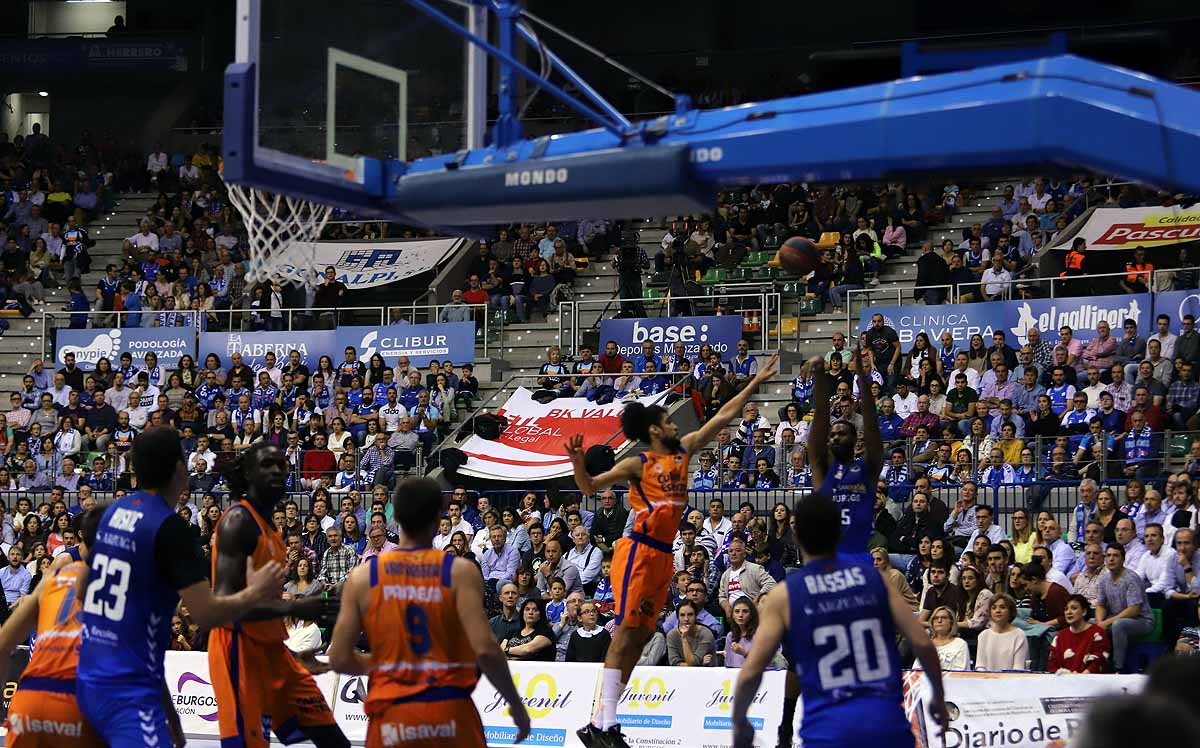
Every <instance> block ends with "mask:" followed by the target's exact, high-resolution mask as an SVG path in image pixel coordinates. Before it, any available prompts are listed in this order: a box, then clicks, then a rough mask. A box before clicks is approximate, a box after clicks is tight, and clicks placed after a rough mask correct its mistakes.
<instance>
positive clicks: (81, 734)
mask: <svg viewBox="0 0 1200 748" xmlns="http://www.w3.org/2000/svg"><path fill="white" fill-rule="evenodd" d="M64 682H68V681H64ZM69 682H70V684H71V692H70V693H55V692H51V691H41V690H36V689H33V688H21V687H18V688H17V692H16V693H15V694H14V695H13V697H12V701H11V702H10V703H9V705H8V719H6V720H5V721H4V729H5V730H6V731H7V733H8V734H7V736H6V737H5V745H6V746H8V748H12V746H17V747H18V748H102V747H103V746H104V741H103V740H101V739H100V736H99V735H97V734H96V731H95V730H93V729H92V726H91V725H90V724H88V722H87V720H85V719H84V718H83V715H82V714H80V712H79V704H77V703H76V702H75V684H74V681H69Z"/></svg>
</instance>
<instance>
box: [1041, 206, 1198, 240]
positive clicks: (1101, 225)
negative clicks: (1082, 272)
mask: <svg viewBox="0 0 1200 748" xmlns="http://www.w3.org/2000/svg"><path fill="white" fill-rule="evenodd" d="M1076 237H1083V239H1084V240H1085V241H1086V242H1087V247H1088V250H1118V249H1133V248H1134V247H1138V246H1142V247H1159V246H1164V245H1167V244H1179V243H1181V242H1194V241H1196V240H1200V209H1198V208H1196V207H1195V206H1193V207H1191V208H1189V209H1183V208H1180V207H1179V206H1172V207H1169V208H1164V207H1162V206H1154V207H1149V208H1097V209H1096V210H1094V211H1092V214H1091V215H1090V216H1088V219H1087V223H1085V224H1084V225H1083V228H1081V229H1080V230H1079V232H1078V233H1077V234H1075V235H1073V236H1070V237H1067V238H1066V239H1064V240H1063V241H1061V242H1059V243H1058V244H1056V245H1054V246H1053V247H1051V249H1070V248H1071V244H1072V242H1074V241H1075V239H1076Z"/></svg>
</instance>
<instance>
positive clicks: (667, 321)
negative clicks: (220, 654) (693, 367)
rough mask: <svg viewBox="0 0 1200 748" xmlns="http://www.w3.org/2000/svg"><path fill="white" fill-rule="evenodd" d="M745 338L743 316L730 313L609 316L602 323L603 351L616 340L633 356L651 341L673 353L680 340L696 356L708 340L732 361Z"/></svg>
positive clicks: (625, 353) (664, 351)
mask: <svg viewBox="0 0 1200 748" xmlns="http://www.w3.org/2000/svg"><path fill="white" fill-rule="evenodd" d="M741 337H742V317H741V315H736V314H732V315H730V314H727V315H721V316H716V317H645V318H640V319H606V320H602V321H601V322H600V351H599V352H601V353H602V352H603V351H604V346H605V344H606V343H608V341H610V340H615V341H616V342H617V347H618V348H619V349H620V351H621V355H622V356H625V357H626V358H631V357H633V356H636V355H638V354H639V353H641V352H642V344H643V343H645V342H646V341H647V340H649V341H650V342H651V343H654V350H655V352H656V353H658V354H659V355H660V356H662V355H666V354H670V353H671V351H672V350H674V348H675V342H676V341H683V343H684V345H686V346H687V355H688V356H689V357H692V358H694V357H695V355H696V353H697V352H698V351H699V350H700V346H701V345H702V344H703V343H708V344H709V345H710V346H712V349H713V350H714V351H716V352H717V353H718V354H720V356H721V360H722V361H728V360H729V359H730V358H732V357H733V356H734V355H736V354H737V342H738V341H739V340H741Z"/></svg>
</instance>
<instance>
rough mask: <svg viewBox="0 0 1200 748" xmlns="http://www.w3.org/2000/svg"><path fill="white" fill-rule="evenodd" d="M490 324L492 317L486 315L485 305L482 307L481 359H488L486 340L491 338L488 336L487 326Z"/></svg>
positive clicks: (489, 329)
mask: <svg viewBox="0 0 1200 748" xmlns="http://www.w3.org/2000/svg"><path fill="white" fill-rule="evenodd" d="M491 322H492V315H490V314H488V310H487V305H486V304H485V305H484V307H483V357H484V358H487V357H488V338H490V337H491V334H490V333H491V328H490V327H489V325H491Z"/></svg>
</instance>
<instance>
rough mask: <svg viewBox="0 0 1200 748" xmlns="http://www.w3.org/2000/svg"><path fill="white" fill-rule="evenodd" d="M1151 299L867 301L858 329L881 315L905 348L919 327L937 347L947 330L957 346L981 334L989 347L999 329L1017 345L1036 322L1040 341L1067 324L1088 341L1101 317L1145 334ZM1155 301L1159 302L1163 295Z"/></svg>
mask: <svg viewBox="0 0 1200 748" xmlns="http://www.w3.org/2000/svg"><path fill="white" fill-rule="evenodd" d="M1159 296H1160V297H1162V296H1164V294H1159ZM1153 303H1154V301H1153V300H1152V297H1151V295H1150V294H1148V293H1143V294H1125V295H1122V296H1079V297H1069V298H1061V299H1021V300H1018V301H983V302H979V303H978V304H943V305H940V306H926V305H923V304H912V305H908V306H871V307H863V309H862V312H861V314H860V316H859V329H860V330H861V331H863V332H865V331H866V330H867V329H868V328H870V326H871V317H872V316H873V315H875V314H882V315H883V319H884V323H885V324H887V325H888V326H890V327H892V328H893V329H894V330H895V331H896V335H897V336H898V337H899V338H900V347H901V349H902V350H904V351H908V350H909V349H910V348H912V344H913V339H914V338H915V337H916V336H917V333H921V332H923V333H925V334H926V335H928V336H929V341H930V342H931V343H932V344H933V346H934V348H939V347H940V344H939V341H940V339H941V337H942V333H945V332H948V333H950V335H951V337H953V338H954V343H955V345H957V346H958V347H959V348H960V349H962V350H966V348H967V344H968V343H969V342H970V340H971V336H972V335H982V336H983V341H984V345H986V346H988V347H991V345H992V333H994V332H999V331H1001V330H1002V331H1004V333H1005V335H1006V342H1007V343H1008V345H1010V346H1012V347H1014V348H1019V347H1020V346H1022V345H1024V344H1025V343H1026V342H1027V341H1028V339H1029V338H1028V335H1029V331H1030V330H1031V329H1032V328H1034V327H1036V328H1037V329H1038V331H1039V332H1041V334H1042V340H1044V341H1045V342H1047V343H1049V344H1051V345H1054V344H1056V343H1058V340H1059V330H1061V329H1062V328H1063V327H1064V326H1065V327H1070V328H1071V334H1072V336H1073V337H1074V338H1075V339H1076V340H1079V341H1080V342H1082V343H1084V344H1085V345H1086V344H1087V343H1088V342H1090V341H1091V340H1092V339H1093V338H1095V337H1096V334H1097V333H1096V325H1097V324H1099V323H1100V322H1101V321H1104V322H1107V323H1108V326H1109V327H1110V328H1111V330H1112V335H1113V336H1115V337H1117V338H1120V337H1121V334H1122V329H1123V327H1124V325H1125V320H1127V319H1131V320H1133V321H1134V322H1136V323H1137V325H1138V333H1139V334H1141V335H1146V334H1149V333H1150V332H1152V331H1153V319H1152V315H1151V309H1152V304H1153ZM1158 303H1159V304H1160V305H1161V304H1162V303H1163V302H1162V300H1161V298H1160V299H1159V301H1158Z"/></svg>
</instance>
